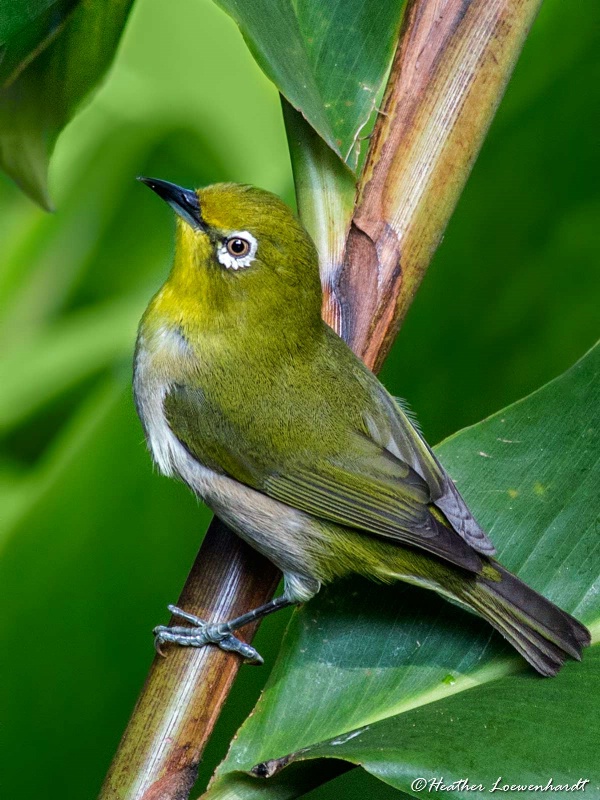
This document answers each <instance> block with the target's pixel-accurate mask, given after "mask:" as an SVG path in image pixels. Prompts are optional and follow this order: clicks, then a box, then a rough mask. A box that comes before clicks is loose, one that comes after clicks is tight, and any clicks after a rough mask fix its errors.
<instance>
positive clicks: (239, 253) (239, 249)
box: [225, 236, 250, 258]
mask: <svg viewBox="0 0 600 800" xmlns="http://www.w3.org/2000/svg"><path fill="white" fill-rule="evenodd" d="M225 246H226V247H227V252H228V253H229V255H231V256H233V257H234V258H244V256H247V255H248V253H249V252H250V242H248V241H247V240H246V239H242V238H240V237H239V236H235V237H232V238H231V239H228V240H227V242H226V244H225Z"/></svg>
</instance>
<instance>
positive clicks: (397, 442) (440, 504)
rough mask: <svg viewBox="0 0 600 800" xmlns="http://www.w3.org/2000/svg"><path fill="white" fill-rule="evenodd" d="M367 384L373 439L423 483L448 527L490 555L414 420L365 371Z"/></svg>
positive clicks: (485, 539) (490, 546)
mask: <svg viewBox="0 0 600 800" xmlns="http://www.w3.org/2000/svg"><path fill="white" fill-rule="evenodd" d="M357 377H358V378H359V380H361V381H362V382H365V383H367V384H368V388H369V390H370V392H371V393H372V396H375V397H376V398H377V403H376V406H375V411H376V413H374V414H372V415H368V416H367V418H366V419H365V424H366V426H367V428H368V431H369V435H370V436H371V438H372V439H373V441H374V442H376V443H377V444H379V445H380V446H381V447H383V448H385V449H386V450H387V451H388V452H390V453H391V454H392V455H394V456H395V457H396V458H397V459H399V460H400V461H402V462H404V463H405V464H408V465H409V466H410V467H411V468H412V469H413V470H414V471H415V472H416V473H417V474H418V475H420V476H421V477H422V478H423V480H424V481H425V482H426V483H427V486H428V487H429V490H430V493H431V502H432V503H433V504H434V505H435V506H436V507H437V508H438V509H440V511H442V513H443V514H444V516H445V517H446V519H447V520H448V521H449V522H450V524H451V526H452V528H453V529H454V530H455V531H456V532H457V533H458V535H459V536H461V537H462V538H463V539H464V540H465V542H467V543H468V544H470V545H471V547H473V548H474V549H475V550H477V551H478V552H479V553H482V554H484V555H488V556H491V555H494V553H495V552H496V550H495V548H494V545H493V543H492V542H491V541H490V539H489V538H488V537H487V535H486V534H485V532H484V531H483V530H482V528H481V527H480V526H479V524H478V523H477V521H476V520H475V518H474V517H473V515H472V513H471V511H470V510H469V508H468V506H467V504H466V503H465V501H464V499H463V498H462V496H461V495H460V493H459V491H458V489H457V488H456V486H455V485H454V482H453V481H452V479H451V478H450V476H449V475H448V473H447V472H446V470H445V469H444V468H443V466H442V465H441V464H440V462H439V460H438V459H437V457H436V456H435V454H434V453H433V451H432V450H431V448H430V447H429V445H428V444H427V442H426V441H425V440H424V438H423V437H422V436H421V434H420V433H419V430H418V427H417V423H416V421H415V420H412V419H411V418H410V417H409V414H408V413H407V411H406V409H404V408H403V407H402V406H401V405H400V403H399V402H398V401H397V400H394V399H393V398H392V397H391V396H390V395H389V394H388V393H387V392H386V391H385V389H384V388H383V386H382V385H381V384H380V383H379V381H378V380H377V379H376V378H375V377H374V376H373V375H372V373H370V372H367V371H366V370H364V371H362V370H361V374H359V375H357Z"/></svg>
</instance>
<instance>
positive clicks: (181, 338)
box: [134, 178, 590, 675]
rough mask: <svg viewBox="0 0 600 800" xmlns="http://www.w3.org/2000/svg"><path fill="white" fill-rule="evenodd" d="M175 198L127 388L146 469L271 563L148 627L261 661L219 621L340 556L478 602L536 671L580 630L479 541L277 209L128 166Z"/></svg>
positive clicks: (337, 573)
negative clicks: (330, 310)
mask: <svg viewBox="0 0 600 800" xmlns="http://www.w3.org/2000/svg"><path fill="white" fill-rule="evenodd" d="M140 180H142V181H143V182H144V183H145V184H146V185H147V186H149V187H150V188H151V189H152V190H153V191H155V192H156V193H157V194H158V195H159V196H160V197H161V198H163V199H164V200H166V202H167V203H169V205H171V206H172V208H173V209H174V210H175V212H176V214H177V234H176V249H175V258H174V263H173V267H172V270H171V273H170V275H169V277H168V279H167V281H166V283H165V284H164V285H163V286H162V288H161V289H160V290H159V292H158V293H157V294H156V295H155V297H154V298H153V299H152V301H151V302H150V305H149V306H148V308H147V310H146V312H145V314H144V316H143V318H142V321H141V324H140V329H139V335H138V340H137V347H136V354H135V369H134V395H135V402H136V406H137V410H138V413H139V416H140V418H141V421H142V424H143V427H144V430H145V434H146V439H147V442H148V446H149V449H150V451H151V453H152V456H153V458H154V461H155V462H156V464H157V466H158V468H159V470H160V471H161V472H162V473H164V474H165V475H171V476H175V477H177V478H179V479H180V480H182V481H183V482H184V483H186V484H187V485H188V486H189V487H190V489H191V490H192V491H193V492H194V493H195V494H196V495H197V496H198V497H199V498H200V499H201V500H203V501H204V502H205V503H206V505H208V506H209V507H210V508H211V509H212V510H213V511H214V513H215V514H216V515H217V516H218V517H219V518H220V519H221V520H223V521H224V522H225V523H227V524H228V525H229V526H230V527H231V528H232V529H233V530H234V531H235V532H236V533H237V534H238V535H239V536H241V537H242V538H243V539H244V540H245V541H247V542H248V543H249V544H250V545H252V547H254V548H256V550H258V551H259V552H260V553H262V554H263V555H265V556H266V557H267V558H269V559H270V560H271V561H272V562H273V563H274V564H276V565H277V567H279V569H280V570H281V571H282V572H283V575H284V587H285V589H284V594H283V595H282V596H281V597H278V598H276V599H275V600H273V601H271V602H270V603H267V604H266V605H264V606H262V607H260V608H258V609H254V610H252V611H249V612H248V613H247V614H244V615H243V616H241V617H238V618H237V619H235V620H231V621H229V622H222V623H206V622H204V621H203V620H200V619H198V618H196V617H194V616H193V615H190V614H187V613H186V612H185V611H181V610H180V609H177V608H175V607H171V610H172V611H174V613H175V614H178V615H179V616H181V617H183V618H184V619H186V620H187V621H188V622H191V623H192V626H191V627H189V626H174V627H170V628H169V627H165V626H160V627H158V628H156V629H155V636H156V638H155V642H156V645H157V648H158V649H159V650H160V647H161V645H162V644H164V643H165V642H174V643H178V644H180V645H189V646H202V645H205V644H207V643H209V642H213V643H215V644H218V645H219V646H220V647H222V648H223V649H226V650H233V651H236V652H238V653H240V654H241V655H242V656H244V657H245V658H246V659H247V660H250V661H256V662H260V661H261V659H260V656H259V655H258V653H257V652H256V650H254V648H252V647H251V646H250V645H248V644H246V643H244V642H241V641H240V640H239V639H237V638H236V637H235V636H234V635H233V633H234V631H236V630H237V629H239V628H240V627H242V626H243V625H244V624H246V623H248V622H249V621H251V620H252V619H257V618H259V617H262V616H265V615H266V614H269V613H271V612H272V611H275V610H276V609H278V608H281V607H283V606H286V605H290V604H293V603H301V602H305V601H307V600H309V599H310V598H311V597H313V596H314V595H315V594H316V592H318V591H319V588H320V587H321V585H323V584H327V583H329V582H330V581H332V580H334V579H336V578H339V577H342V576H346V575H349V574H352V573H358V574H360V575H364V576H367V577H369V578H372V579H375V580H376V581H380V582H386V583H388V582H391V581H396V580H400V581H406V582H408V583H412V584H416V585H418V586H423V587H426V588H428V589H433V590H434V591H436V592H438V593H439V594H441V595H443V596H444V597H447V598H449V599H450V600H452V601H454V602H457V603H459V604H460V605H462V606H466V607H467V608H468V609H470V610H471V611H474V612H475V613H477V614H479V615H480V616H482V617H483V618H484V619H486V620H487V621H488V622H489V623H490V624H491V625H493V627H494V628H496V629H497V630H498V631H500V633H501V634H502V635H503V636H504V637H505V638H506V639H508V641H509V642H510V643H511V644H512V645H513V646H514V647H515V648H516V650H518V652H519V653H521V654H522V655H523V656H524V657H525V658H526V659H527V661H528V662H529V663H530V664H531V665H532V666H533V667H535V669H536V670H537V671H538V672H540V673H541V674H542V675H554V674H556V672H558V670H559V669H560V667H561V666H562V664H563V663H564V661H565V659H566V658H567V656H571V657H573V658H576V659H579V658H580V657H581V651H582V648H583V647H584V646H585V645H588V644H589V642H590V635H589V632H588V630H587V629H586V628H585V627H584V626H583V625H581V624H580V623H579V622H578V621H577V620H576V619H574V618H573V617H571V616H570V615H569V614H567V613H566V612H564V611H562V610H561V609H559V608H558V607H557V606H555V605H553V604H552V603H551V602H549V601H548V600H546V599H545V598H544V597H542V596H541V595H539V594H538V593H537V592H535V591H534V590H533V589H531V588H530V587H528V586H527V585H526V584H524V583H523V582H522V581H521V580H519V578H517V577H516V576H515V575H512V574H511V573H510V572H508V571H507V570H506V569H505V568H504V567H502V566H501V565H500V564H499V563H498V562H497V561H496V560H495V559H494V558H493V556H494V552H495V550H494V546H493V545H492V543H491V541H490V540H489V539H488V537H487V536H486V534H485V533H484V531H483V530H482V529H481V528H480V527H479V525H478V524H477V522H476V521H475V519H474V518H473V515H472V514H471V512H470V511H469V509H468V507H467V505H466V503H465V501H464V500H463V498H462V497H461V495H460V493H459V492H458V490H457V489H456V487H455V485H454V483H453V482H452V480H451V478H450V477H449V476H448V474H447V472H446V471H445V470H444V468H443V467H442V465H441V464H440V462H439V461H438V459H437V458H436V456H435V455H434V453H433V452H432V451H431V449H430V448H429V446H428V445H427V443H426V442H425V440H424V439H423V437H422V436H421V434H420V433H419V431H418V430H417V429H416V428H415V426H414V424H413V423H412V422H411V420H410V418H409V417H408V416H407V414H406V412H405V411H404V410H403V409H402V407H401V406H400V405H399V404H398V403H397V402H396V401H395V400H394V399H393V398H392V397H391V396H390V395H389V394H388V392H387V391H386V389H385V388H384V387H383V385H382V384H381V383H380V382H379V380H378V379H377V378H376V377H375V375H373V373H372V372H370V371H369V370H368V369H367V368H366V367H365V366H364V364H363V363H362V362H361V361H360V360H359V359H358V358H357V357H356V356H355V355H354V353H353V352H352V351H351V350H350V348H349V347H348V346H347V345H346V344H345V343H344V341H343V340H342V339H341V338H339V337H338V336H337V335H336V334H335V333H334V332H333V331H332V330H331V328H329V327H328V326H327V325H326V324H325V323H324V322H323V320H322V318H321V300H322V296H321V283H320V278H319V269H318V256H317V252H316V249H315V246H314V244H313V242H312V241H311V239H310V237H309V235H308V233H307V232H306V230H305V229H304V228H303V226H302V225H301V224H300V222H299V221H298V220H297V219H296V217H295V216H294V214H293V213H292V212H291V210H290V209H289V208H288V207H287V206H286V205H285V204H284V203H283V202H282V201H281V200H279V199H278V198H277V197H276V196H275V195H273V194H270V193H269V192H266V191H263V190H260V189H256V188H253V187H251V186H242V185H236V184H216V185H214V186H208V187H206V188H203V189H199V190H197V191H192V190H187V189H183V188H181V187H179V186H176V185H175V184H172V183H168V182H166V181H162V180H158V179H153V178H141V179H140Z"/></svg>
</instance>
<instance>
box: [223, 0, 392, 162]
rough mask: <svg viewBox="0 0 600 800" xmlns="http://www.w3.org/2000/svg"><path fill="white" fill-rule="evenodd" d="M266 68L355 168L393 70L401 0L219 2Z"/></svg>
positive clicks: (334, 147) (302, 111) (308, 118)
mask: <svg viewBox="0 0 600 800" xmlns="http://www.w3.org/2000/svg"><path fill="white" fill-rule="evenodd" d="M216 1H217V2H218V4H219V5H220V6H221V7H222V8H223V9H224V10H225V11H227V13H228V14H230V15H231V16H232V17H233V19H234V20H235V21H236V22H237V24H238V25H239V27H240V29H241V31H242V34H243V35H244V38H245V39H246V42H247V44H248V47H249V48H250V50H251V51H252V54H253V55H254V57H255V58H256V60H257V62H258V64H259V65H260V67H261V68H262V69H263V70H264V72H265V73H266V75H267V76H268V77H269V78H270V79H271V80H272V81H273V83H274V84H275V85H276V86H277V88H278V89H279V91H280V92H281V93H282V94H283V95H284V97H286V98H287V99H288V100H289V102H290V103H291V104H292V105H293V106H294V107H295V108H296V109H298V111H300V112H301V113H302V114H303V116H304V117H306V119H307V120H308V122H309V123H310V124H311V125H312V126H313V128H314V129H315V130H316V131H317V133H318V134H319V135H320V136H321V137H322V138H323V139H324V140H325V141H326V142H327V144H328V145H329V146H330V147H331V148H332V149H333V150H334V151H335V152H336V153H337V154H338V155H339V156H340V157H341V158H342V159H343V160H344V161H346V162H347V164H348V165H349V166H350V167H351V168H352V169H355V168H356V165H357V162H358V157H359V151H360V147H359V146H358V139H359V136H360V133H361V131H362V130H363V128H364V127H365V125H366V124H367V123H368V121H369V118H370V117H371V113H372V111H373V109H374V107H375V104H376V101H377V97H378V94H379V92H380V91H381V88H382V84H383V81H384V78H385V76H386V74H387V70H388V68H389V64H390V59H391V57H392V53H393V49H394V45H395V42H396V38H397V35H398V29H399V25H400V17H401V12H402V7H403V2H402V0H387V2H385V3H382V2H379V0H347V1H346V2H344V3H323V2H322V1H321V0H305V2H301V3H300V2H294V0H281V2H276V3H274V2H272V0H216Z"/></svg>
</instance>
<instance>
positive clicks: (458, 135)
mask: <svg viewBox="0 0 600 800" xmlns="http://www.w3.org/2000/svg"><path fill="white" fill-rule="evenodd" d="M540 3H541V0H409V2H408V5H407V9H406V12H405V17H404V22H403V26H402V31H401V34H400V40H399V45H398V48H397V52H396V56H395V59H394V64H393V67H392V71H391V74H390V78H389V80H388V86H387V90H386V94H385V98H384V102H383V106H382V109H381V112H380V116H379V118H378V120H377V124H376V125H375V130H374V133H373V136H372V140H371V146H370V150H369V154H368V156H367V161H366V164H365V168H364V170H363V174H362V176H361V180H360V182H359V187H358V189H359V191H358V201H357V205H356V208H355V211H354V215H353V217H352V222H351V225H350V232H349V235H348V239H347V242H346V248H345V255H344V258H343V259H339V258H337V257H335V258H334V257H332V258H331V259H327V258H326V259H325V260H324V263H322V264H321V270H322V279H323V285H324V290H325V292H324V309H323V314H324V318H325V319H326V320H327V321H328V322H329V323H330V324H331V325H332V327H334V328H335V329H336V330H337V331H338V332H339V333H340V334H341V335H343V336H344V338H346V340H347V341H348V342H349V344H350V345H351V346H352V347H353V349H354V351H355V352H356V353H357V354H358V355H360V356H361V358H363V360H364V361H365V363H367V364H368V366H370V367H371V368H374V369H377V368H378V367H379V366H380V365H381V363H382V361H383V359H384V358H385V355H386V354H387V352H388V350H389V347H390V346H391V343H392V341H393V337H394V335H395V333H396V332H397V330H398V329H399V327H400V324H401V322H402V320H403V319H404V317H405V315H406V312H407V310H408V308H409V306H410V304H411V302H412V300H413V298H414V295H415V292H416V290H417V288H418V286H419V283H420V281H421V278H422V277H423V274H424V272H425V270H426V268H427V265H428V264H429V262H430V260H431V258H432V256H433V253H434V251H435V249H436V247H437V245H438V243H439V241H440V239H441V236H442V234H443V231H444V229H445V227H446V224H447V222H448V220H449V218H450V215H451V213H452V211H453V209H454V206H455V204H456V201H457V199H458V197H459V196H460V193H461V191H462V188H463V186H464V184H465V181H466V179H467V176H468V174H469V171H470V169H471V166H472V164H473V162H474V160H475V158H476V155H477V153H478V151H479V148H480V146H481V143H482V141H483V139H484V137H485V134H486V132H487V129H488V127H489V124H490V122H491V119H492V117H493V114H494V112H495V110H496V108H497V105H498V103H499V101H500V98H501V96H502V94H503V91H504V88H505V86H506V83H507V81H508V78H509V77H510V74H511V72H512V69H513V66H514V64H515V62H516V59H517V57H518V54H519V52H520V50H521V47H522V45H523V42H524V40H525V37H526V35H527V32H528V30H529V27H530V25H531V23H532V21H533V19H534V17H535V14H536V13H537V11H538V8H539V6H540ZM325 161H326V162H328V164H325V165H324V166H323V168H324V169H328V168H330V166H331V164H330V160H329V159H327V157H325ZM312 168H314V169H316V170H317V172H318V170H319V169H320V167H319V164H318V162H316V163H315V164H313V165H312V166H311V169H312ZM322 186H323V192H330V191H335V181H333V182H332V181H330V180H327V179H324V180H323V181H322ZM309 195H310V192H307V194H306V196H305V197H303V196H302V193H300V195H299V206H300V212H301V214H302V206H303V202H309V200H308V197H309ZM324 199H325V200H326V199H327V198H326V197H325V198H324V197H321V198H320V206H321V207H323V208H329V209H331V208H332V206H331V204H329V205H327V203H325V202H323V201H324ZM343 207H345V204H344V203H341V204H340V208H343ZM315 209H316V205H314V204H313V206H312V207H310V208H309V207H308V206H307V221H308V220H309V219H310V223H311V227H314V226H315V225H318V224H319V221H318V214H317V213H316V212H315ZM347 223H348V221H347V220H340V221H339V224H340V225H344V226H347ZM312 232H313V235H314V233H315V232H314V230H313V231H312ZM317 238H318V237H317ZM322 238H323V241H325V242H329V244H328V245H325V246H329V247H332V248H333V249H334V250H336V249H337V243H336V242H334V243H333V244H332V243H331V238H330V237H329V238H328V237H327V236H324V237H322ZM336 241H337V240H336ZM277 580H278V573H277V571H276V570H275V569H274V567H272V566H271V565H270V564H269V563H268V562H266V561H265V560H264V559H263V558H262V557H260V556H258V555H257V554H255V553H253V552H252V551H251V550H250V549H249V548H248V547H247V546H246V545H244V544H243V543H242V542H241V541H240V540H239V539H238V538H237V537H235V536H234V535H233V534H232V533H231V532H230V531H228V530H227V529H226V528H225V527H224V526H222V525H221V524H219V523H217V522H213V524H212V525H211V526H210V529H209V531H208V533H207V535H206V537H205V539H204V542H203V545H202V548H201V550H200V553H199V555H198V558H197V559H196V562H195V564H194V566H193V568H192V571H191V573H190V576H189V578H188V581H187V583H186V586H185V588H184V590H183V593H182V595H181V598H180V599H179V605H181V606H183V607H184V608H186V610H188V611H191V612H192V613H195V614H198V615H200V616H203V617H205V618H209V619H217V618H219V619H224V618H231V617H235V616H237V615H238V614H241V613H243V612H244V611H247V610H248V609H249V608H252V607H254V606H256V605H260V604H261V603H263V602H266V601H267V600H268V599H269V598H270V597H271V596H272V594H273V592H274V589H275V585H276V583H277ZM245 633H246V638H247V639H248V640H250V638H251V636H252V633H253V631H252V630H249V631H246V632H245ZM239 667H240V661H239V659H238V658H237V657H236V656H234V655H231V654H228V653H223V652H222V651H220V650H218V649H217V648H214V647H207V648H204V649H202V650H198V651H192V650H184V649H183V648H182V649H180V650H177V649H175V648H171V649H169V652H168V657H167V658H166V659H155V662H154V664H153V666H152V668H151V671H150V674H149V676H148V679H147V682H146V685H145V687H144V689H143V691H142V695H141V697H140V699H139V701H138V704H137V706H136V708H135V710H134V712H133V715H132V717H131V720H130V723H129V726H128V728H127V730H126V732H125V735H124V737H123V740H122V742H121V745H120V748H119V750H118V752H117V755H116V756H115V760H114V762H113V765H112V767H111V770H110V772H109V774H108V776H107V779H106V782H105V784H104V788H103V790H102V793H101V795H100V798H101V800H185V799H186V798H187V797H188V796H189V792H190V789H191V787H192V785H193V782H194V779H195V775H196V771H197V766H198V763H199V760H200V757H201V754H202V750H203V748H204V745H205V744H206V741H207V739H208V737H209V736H210V733H211V732H212V729H213V727H214V724H215V721H216V719H217V718H218V716H219V713H220V710H221V708H222V706H223V704H224V702H225V700H226V697H227V694H228V692H229V689H230V687H231V684H232V682H233V680H234V678H235V675H236V673H237V670H238V669H239Z"/></svg>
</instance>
